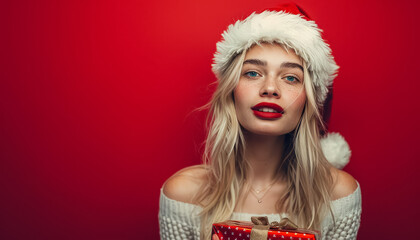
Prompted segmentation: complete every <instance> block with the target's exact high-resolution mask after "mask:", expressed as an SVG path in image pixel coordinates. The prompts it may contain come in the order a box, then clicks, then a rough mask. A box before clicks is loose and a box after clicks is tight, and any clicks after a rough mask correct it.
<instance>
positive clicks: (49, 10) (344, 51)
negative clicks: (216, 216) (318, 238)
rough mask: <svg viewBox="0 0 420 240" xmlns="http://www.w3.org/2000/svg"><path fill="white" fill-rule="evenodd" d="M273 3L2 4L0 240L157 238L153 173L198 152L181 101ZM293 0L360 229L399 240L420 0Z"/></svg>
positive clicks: (204, 96)
mask: <svg viewBox="0 0 420 240" xmlns="http://www.w3.org/2000/svg"><path fill="white" fill-rule="evenodd" d="M277 3H279V1H277V0H276V1H274V0H271V1H268V0H267V1H252V0H247V1H244V0H235V1H225V0H212V1H210V0H206V1H195V0H182V1H155V2H152V1H147V2H141V1H79V0H72V1H46V0H43V1H7V2H6V1H2V2H1V3H0V13H1V14H0V26H1V29H0V31H1V38H0V41H1V45H0V46H1V52H0V59H1V62H0V80H1V82H0V100H1V101H0V108H1V112H0V114H1V115H0V121H1V122H0V134H1V135H0V141H1V142H0V159H1V161H0V179H1V182H0V184H1V185H0V186H1V188H0V189H1V190H0V191H1V197H0V210H1V211H0V238H1V239H158V238H159V233H158V220H157V214H158V200H159V191H160V187H161V185H162V184H163V182H164V181H165V179H166V178H168V177H169V176H170V175H171V174H173V173H174V172H175V171H177V170H178V169H180V168H182V167H185V166H188V165H192V164H198V163H200V152H201V150H202V141H203V140H204V138H203V137H204V133H205V131H204V127H203V122H204V115H205V113H204V112H199V111H194V109H196V108H197V107H200V106H202V105H203V104H205V103H206V102H207V101H208V100H209V97H210V96H211V93H212V89H214V87H213V86H211V85H210V84H211V83H212V82H213V81H214V80H215V78H214V76H213V74H212V72H211V69H210V64H211V59H212V54H213V52H214V51H215V43H216V42H217V41H218V40H219V39H220V34H221V32H222V31H223V30H224V29H225V28H226V27H227V25H228V24H230V23H232V22H233V21H234V20H235V19H238V18H242V17H245V16H247V15H248V14H249V13H251V12H252V11H253V10H261V9H264V8H267V7H273V6H275V5H276V4H277ZM298 3H299V4H300V5H301V6H302V7H303V8H304V9H305V10H306V11H308V13H309V14H310V16H311V17H312V18H313V19H315V20H316V21H317V23H318V24H319V26H320V27H321V28H323V29H324V32H325V34H324V37H325V38H326V39H327V40H328V42H329V43H330V44H331V47H332V49H333V53H334V56H335V58H336V61H337V63H338V64H339V65H340V66H341V69H340V73H339V77H338V78H337V79H336V81H335V84H334V101H333V112H332V115H331V125H330V129H331V130H332V131H339V132H341V134H342V135H343V136H345V138H346V139H347V141H348V142H349V144H350V146H351V149H352V151H353V156H352V159H351V162H350V164H349V165H348V166H347V167H346V170H347V171H348V172H349V173H351V174H352V175H353V176H354V177H355V178H356V179H357V180H358V181H359V182H360V184H361V187H362V193H363V214H362V225H361V228H360V232H359V238H360V239H392V238H393V237H394V238H397V236H399V237H400V238H403V237H409V236H410V235H412V234H414V233H415V232H417V231H418V227H417V222H418V217H419V213H420V212H419V206H418V199H419V187H418V184H416V182H418V181H416V180H417V176H418V170H417V169H418V168H419V166H420V165H419V162H418V160H419V157H417V156H416V153H417V151H416V148H417V147H418V146H417V145H418V140H417V138H418V137H419V134H420V131H419V121H420V117H419V116H420V115H419V112H418V111H419V107H418V103H419V101H418V94H419V87H420V84H419V81H418V72H416V69H417V68H418V67H419V60H418V59H419V49H420V48H419V46H418V43H417V42H418V41H419V31H418V23H419V21H418V19H417V17H416V14H417V13H418V9H419V8H418V7H419V6H418V5H416V1H409V0H401V1H398V2H396V1H379V0H376V1H362V0H354V1H326V0H318V1H309V0H302V1H298ZM396 219H400V220H401V221H404V223H397V224H396ZM403 227H404V228H403ZM391 229H396V231H391Z"/></svg>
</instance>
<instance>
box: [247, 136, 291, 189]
mask: <svg viewBox="0 0 420 240" xmlns="http://www.w3.org/2000/svg"><path fill="white" fill-rule="evenodd" d="M244 137H245V142H246V148H245V158H246V159H247V161H248V162H249V164H250V167H251V169H250V170H251V171H250V172H249V173H248V176H247V179H252V181H253V183H254V184H255V185H267V184H268V183H270V182H272V181H273V180H274V179H275V178H276V177H277V176H276V175H277V168H278V167H279V165H280V164H281V161H282V154H283V148H284V140H285V136H284V135H282V136H264V135H256V134H253V133H250V132H244Z"/></svg>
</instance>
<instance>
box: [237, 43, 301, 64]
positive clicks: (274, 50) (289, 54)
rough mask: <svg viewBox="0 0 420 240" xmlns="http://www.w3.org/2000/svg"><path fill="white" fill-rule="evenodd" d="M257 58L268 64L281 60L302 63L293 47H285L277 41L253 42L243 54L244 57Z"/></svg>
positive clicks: (246, 58)
mask: <svg viewBox="0 0 420 240" xmlns="http://www.w3.org/2000/svg"><path fill="white" fill-rule="evenodd" d="M248 59H259V60H263V61H267V62H268V63H269V64H270V63H271V64H276V65H277V64H281V63H283V62H294V63H299V64H302V63H303V61H302V59H301V58H300V57H299V56H298V55H296V53H295V51H294V50H293V49H290V48H289V49H286V48H284V47H283V46H281V45H280V44H277V43H260V44H255V45H253V46H252V47H251V48H249V49H248V51H247V52H246V54H245V59H244V60H248Z"/></svg>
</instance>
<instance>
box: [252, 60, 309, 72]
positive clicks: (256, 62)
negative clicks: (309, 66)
mask: <svg viewBox="0 0 420 240" xmlns="http://www.w3.org/2000/svg"><path fill="white" fill-rule="evenodd" d="M245 64H253V65H258V66H267V62H266V61H263V60H260V59H247V60H245V61H244V65H245ZM280 67H281V68H299V69H300V70H302V72H303V67H302V65H300V64H298V63H294V62H284V63H282V64H281V65H280Z"/></svg>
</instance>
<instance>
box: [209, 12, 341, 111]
mask: <svg viewBox="0 0 420 240" xmlns="http://www.w3.org/2000/svg"><path fill="white" fill-rule="evenodd" d="M320 32H321V30H320V29H319V28H318V26H317V25H316V23H315V22H314V21H307V20H305V19H304V18H302V17H301V16H299V15H295V14H289V13H285V12H276V11H264V12H262V13H259V14H257V13H253V14H251V15H250V16H249V17H248V18H246V19H245V20H243V21H240V20H239V21H237V22H236V23H235V24H231V25H230V26H229V27H228V29H227V30H226V31H225V32H224V33H223V34H222V37H223V39H222V40H221V41H220V42H218V43H217V51H216V53H215V54H214V63H213V65H212V67H213V72H214V73H215V74H216V75H217V76H219V75H220V74H221V73H222V72H224V71H225V70H226V68H227V67H228V66H229V64H230V62H231V61H232V58H233V57H234V56H236V55H237V54H239V53H241V52H242V51H244V50H247V49H249V48H250V47H251V46H252V45H254V44H258V43H260V42H275V43H279V44H282V45H284V46H286V47H288V48H291V49H293V50H295V52H296V54H297V55H299V56H300V57H302V59H303V60H304V61H305V62H306V63H307V65H308V70H309V73H310V74H311V75H312V79H313V84H314V86H315V90H316V93H317V103H318V104H319V105H322V104H323V102H324V101H325V98H326V96H327V93H328V87H329V86H331V84H332V81H333V79H334V78H335V76H336V71H337V69H338V66H337V65H336V63H335V61H334V58H333V57H332V55H331V49H330V47H329V46H328V44H327V43H325V42H324V40H323V39H322V37H321V33H320Z"/></svg>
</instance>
